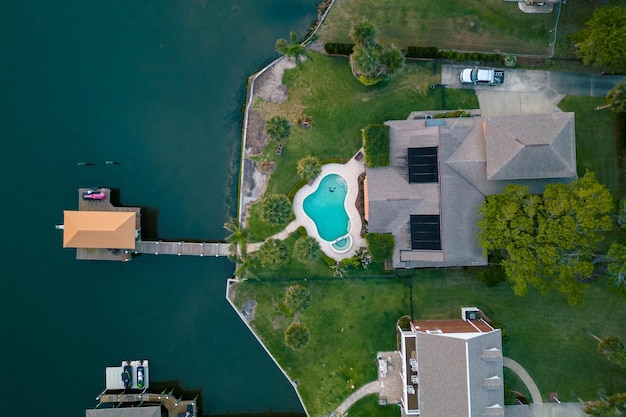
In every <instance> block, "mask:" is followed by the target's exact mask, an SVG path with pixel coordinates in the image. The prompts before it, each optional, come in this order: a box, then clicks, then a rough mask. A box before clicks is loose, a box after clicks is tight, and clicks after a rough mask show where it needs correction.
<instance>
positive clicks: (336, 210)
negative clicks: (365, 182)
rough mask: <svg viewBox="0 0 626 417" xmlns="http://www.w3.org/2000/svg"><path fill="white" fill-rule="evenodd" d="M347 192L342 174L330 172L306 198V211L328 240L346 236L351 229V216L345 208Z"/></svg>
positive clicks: (318, 230)
mask: <svg viewBox="0 0 626 417" xmlns="http://www.w3.org/2000/svg"><path fill="white" fill-rule="evenodd" d="M347 193H348V185H347V183H346V180H345V179H344V178H343V177H342V176H341V175H337V174H329V175H326V176H325V177H324V178H322V181H320V185H319V186H318V187H317V190H315V192H313V193H312V194H310V195H309V196H308V197H307V198H305V199H304V203H303V206H302V208H303V209H304V212H305V213H306V215H307V216H309V217H310V218H311V220H313V223H315V227H316V228H317V233H319V235H320V237H321V238H322V239H324V240H326V241H327V242H333V241H335V240H337V239H339V238H340V237H343V236H345V235H346V234H347V233H348V231H349V230H350V218H349V217H348V213H346V209H345V208H344V203H345V201H346V194H347Z"/></svg>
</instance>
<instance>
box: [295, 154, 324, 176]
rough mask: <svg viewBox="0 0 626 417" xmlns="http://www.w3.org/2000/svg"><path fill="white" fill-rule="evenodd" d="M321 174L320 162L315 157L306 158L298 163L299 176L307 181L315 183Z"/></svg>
mask: <svg viewBox="0 0 626 417" xmlns="http://www.w3.org/2000/svg"><path fill="white" fill-rule="evenodd" d="M321 172H322V165H321V164H320V160H319V159H317V158H316V157H314V156H305V157H304V158H302V159H300V160H299V161H298V175H299V176H300V178H302V179H303V180H305V181H313V180H314V179H315V178H317V177H318V176H319V175H320V173H321Z"/></svg>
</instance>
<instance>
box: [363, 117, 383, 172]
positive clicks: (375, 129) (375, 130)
mask: <svg viewBox="0 0 626 417" xmlns="http://www.w3.org/2000/svg"><path fill="white" fill-rule="evenodd" d="M362 137H363V146H364V147H365V161H366V162H367V166H368V167H370V168H375V167H386V166H389V140H390V138H389V126H385V125H368V126H367V127H365V129H363V133H362Z"/></svg>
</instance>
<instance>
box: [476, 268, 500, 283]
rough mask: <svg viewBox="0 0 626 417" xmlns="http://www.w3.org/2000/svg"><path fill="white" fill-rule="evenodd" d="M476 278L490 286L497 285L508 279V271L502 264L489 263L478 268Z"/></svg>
mask: <svg viewBox="0 0 626 417" xmlns="http://www.w3.org/2000/svg"><path fill="white" fill-rule="evenodd" d="M476 279H477V280H478V282H482V283H483V284H485V285H486V286H487V287H488V288H492V287H496V286H498V285H499V284H500V283H501V282H504V281H506V273H505V272H504V268H502V266H500V265H489V266H486V267H483V268H480V269H478V271H477V272H476Z"/></svg>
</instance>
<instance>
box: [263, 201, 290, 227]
mask: <svg viewBox="0 0 626 417" xmlns="http://www.w3.org/2000/svg"><path fill="white" fill-rule="evenodd" d="M261 217H263V220H265V221H266V222H268V223H269V224H271V225H274V226H280V225H283V224H286V223H287V222H289V219H290V218H291V202H290V201H289V199H288V198H287V196H285V195H282V194H272V195H269V196H267V197H265V198H264V199H263V202H262V203H261Z"/></svg>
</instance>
